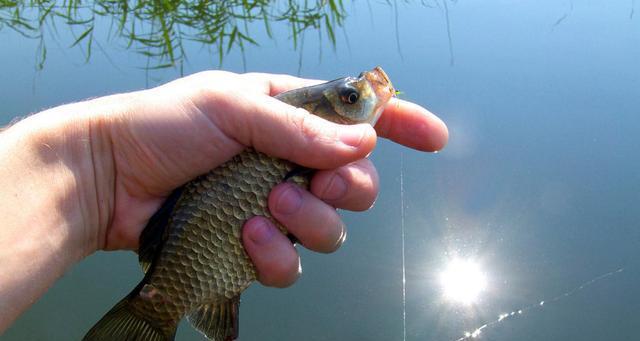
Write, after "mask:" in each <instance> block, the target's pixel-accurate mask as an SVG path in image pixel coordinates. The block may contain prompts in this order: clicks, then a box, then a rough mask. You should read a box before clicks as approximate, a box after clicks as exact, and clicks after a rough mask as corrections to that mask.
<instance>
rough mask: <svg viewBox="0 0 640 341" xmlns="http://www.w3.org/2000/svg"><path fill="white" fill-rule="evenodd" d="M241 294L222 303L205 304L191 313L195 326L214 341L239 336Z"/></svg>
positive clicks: (190, 320)
mask: <svg viewBox="0 0 640 341" xmlns="http://www.w3.org/2000/svg"><path fill="white" fill-rule="evenodd" d="M239 306H240V295H238V296H236V297H234V298H232V299H230V300H226V301H224V302H222V303H220V304H205V305H202V306H200V307H199V308H198V309H196V310H195V311H193V312H192V313H190V314H189V316H188V320H189V322H191V324H193V326H194V327H195V328H196V329H197V330H199V331H200V332H201V333H203V334H204V335H205V336H206V337H207V338H208V339H209V340H212V341H233V340H235V339H237V338H238V318H239Z"/></svg>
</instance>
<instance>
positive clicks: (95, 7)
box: [0, 0, 345, 68]
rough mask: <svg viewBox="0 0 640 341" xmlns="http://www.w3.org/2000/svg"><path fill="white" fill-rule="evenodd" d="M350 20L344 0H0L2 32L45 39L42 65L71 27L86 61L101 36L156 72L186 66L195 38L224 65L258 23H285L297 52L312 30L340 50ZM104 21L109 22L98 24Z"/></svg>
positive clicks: (267, 28) (266, 27) (267, 27)
mask: <svg viewBox="0 0 640 341" xmlns="http://www.w3.org/2000/svg"><path fill="white" fill-rule="evenodd" d="M344 17H345V10H344V7H343V3H342V1H341V0H300V1H293V0H288V1H276V0H261V1H260V0H254V1H249V0H220V1H215V0H187V1H184V0H134V1H127V0H94V1H92V2H86V1H81V0H59V1H55V0H31V1H19V0H17V1H15V0H0V30H1V29H3V28H10V29H13V30H15V31H17V32H19V33H21V34H22V35H24V36H25V37H29V38H33V39H39V40H40V46H41V47H40V48H39V52H40V53H39V54H38V56H39V57H38V58H39V60H38V61H37V65H39V66H42V65H44V61H45V60H44V58H46V52H45V51H46V48H45V46H44V42H45V40H44V37H45V35H46V36H47V37H48V38H49V37H57V34H56V30H61V29H70V30H72V32H73V36H74V37H75V38H74V40H73V41H70V42H68V45H67V46H70V47H76V48H82V49H83V51H84V52H85V56H86V58H87V59H89V58H90V56H91V49H92V47H93V41H94V36H100V37H106V39H116V40H122V41H124V42H125V44H123V45H124V46H125V47H127V48H134V49H135V50H136V51H137V52H138V53H141V54H143V55H145V56H147V57H148V58H149V59H150V66H149V67H150V68H164V67H175V66H176V65H180V63H181V62H182V61H183V60H184V59H185V58H186V56H185V46H184V45H185V43H187V42H189V41H191V42H198V43H201V44H204V45H207V46H210V47H212V48H211V51H216V53H217V54H218V55H219V56H218V57H219V61H220V63H222V60H223V57H224V56H225V55H227V54H228V53H229V52H230V51H231V50H233V49H235V48H239V49H240V50H241V51H244V47H245V46H246V44H253V45H257V44H258V42H257V41H256V40H255V39H254V38H252V34H251V32H250V30H249V27H252V28H253V29H254V30H255V27H256V26H255V25H251V26H250V24H252V23H254V22H257V23H259V24H260V23H261V24H262V25H260V26H263V27H264V32H265V33H266V36H268V37H269V38H272V37H273V35H272V34H273V30H272V28H271V23H273V22H286V23H287V24H288V26H289V27H290V38H291V40H292V41H293V46H294V48H298V42H299V39H300V36H301V34H302V33H303V32H304V31H305V30H308V29H312V30H322V31H325V32H326V33H327V37H328V39H329V41H330V43H331V44H332V45H334V46H335V44H336V37H335V33H334V28H335V26H341V25H342V22H343V19H344ZM104 20H109V21H111V25H100V26H97V25H96V23H97V22H101V23H104ZM61 23H62V24H64V25H66V26H62V25H60V24H61ZM107 27H110V28H108V29H107ZM101 30H106V31H105V32H101ZM254 37H255V36H254ZM61 43H62V44H63V45H65V42H61Z"/></svg>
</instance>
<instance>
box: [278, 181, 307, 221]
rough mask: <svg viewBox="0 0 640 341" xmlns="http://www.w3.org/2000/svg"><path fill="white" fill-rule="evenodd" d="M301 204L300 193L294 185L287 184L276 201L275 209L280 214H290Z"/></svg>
mask: <svg viewBox="0 0 640 341" xmlns="http://www.w3.org/2000/svg"><path fill="white" fill-rule="evenodd" d="M300 206H302V194H301V193H300V189H299V188H297V187H296V186H295V185H287V188H286V189H285V190H284V191H283V192H282V193H281V194H280V197H279V198H278V201H277V202H276V211H277V212H278V213H281V214H292V213H295V212H296V211H298V209H300Z"/></svg>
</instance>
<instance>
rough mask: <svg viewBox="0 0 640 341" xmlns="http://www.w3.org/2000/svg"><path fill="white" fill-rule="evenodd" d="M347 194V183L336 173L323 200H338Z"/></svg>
mask: <svg viewBox="0 0 640 341" xmlns="http://www.w3.org/2000/svg"><path fill="white" fill-rule="evenodd" d="M346 193H347V183H346V182H345V181H344V179H343V178H342V176H341V175H340V174H338V173H334V174H333V177H332V178H331V182H329V186H327V188H326V189H325V190H324V192H323V193H322V199H326V200H338V199H341V198H342V197H344V195H345V194H346Z"/></svg>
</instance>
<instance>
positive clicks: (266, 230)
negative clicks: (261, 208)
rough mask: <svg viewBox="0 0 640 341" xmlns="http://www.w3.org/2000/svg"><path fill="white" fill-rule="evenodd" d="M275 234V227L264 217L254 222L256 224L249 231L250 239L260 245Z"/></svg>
mask: <svg viewBox="0 0 640 341" xmlns="http://www.w3.org/2000/svg"><path fill="white" fill-rule="evenodd" d="M274 234H275V228H273V227H271V226H270V225H269V223H267V222H266V221H264V219H259V220H258V221H256V222H254V226H253V228H252V229H251V231H250V232H249V239H251V241H252V242H254V243H255V244H258V245H265V244H267V243H268V242H269V241H270V240H271V239H273V236H274Z"/></svg>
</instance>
